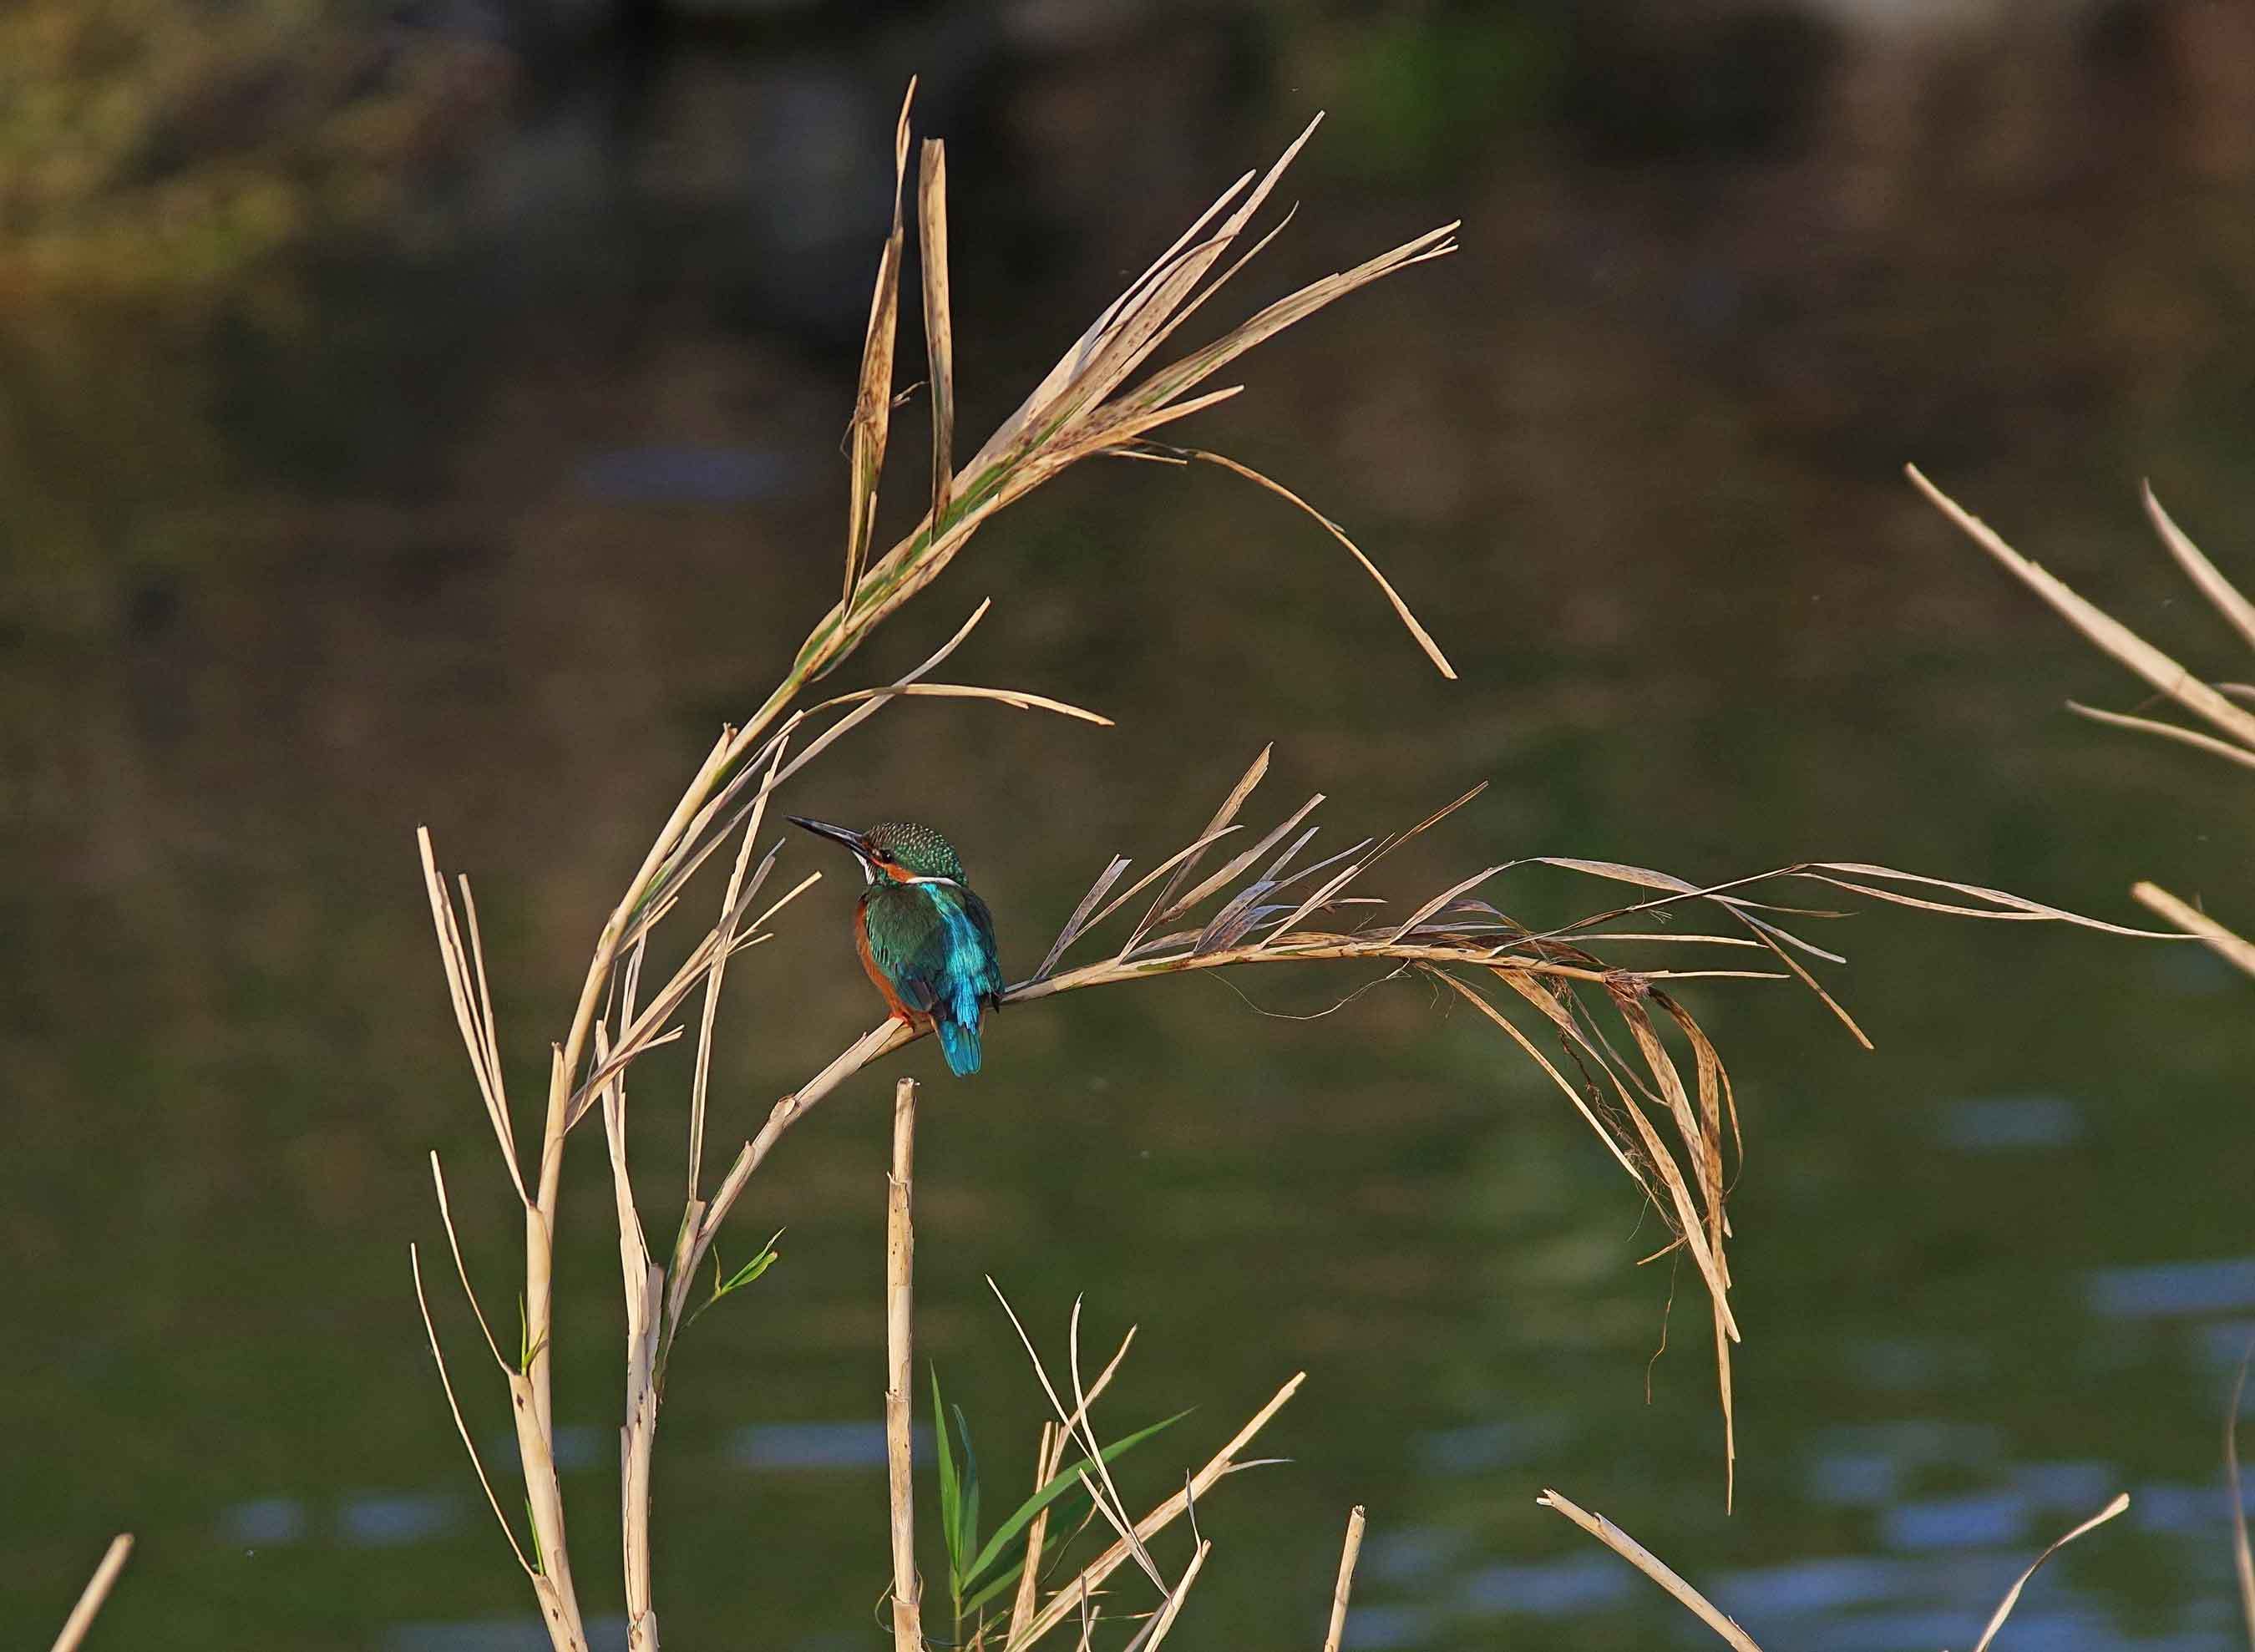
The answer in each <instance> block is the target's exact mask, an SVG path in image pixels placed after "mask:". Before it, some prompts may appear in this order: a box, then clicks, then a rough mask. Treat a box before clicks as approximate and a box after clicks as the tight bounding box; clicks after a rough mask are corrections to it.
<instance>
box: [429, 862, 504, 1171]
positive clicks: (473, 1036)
mask: <svg viewBox="0 0 2255 1652" xmlns="http://www.w3.org/2000/svg"><path fill="white" fill-rule="evenodd" d="M415 846H416V849H417V851H418V854H420V855H421V856H422V861H423V883H424V888H425V892H426V893H427V894H428V895H429V896H430V899H431V922H432V926H433V927H434V928H435V929H436V930H437V931H438V934H439V965H440V967H442V968H443V969H444V971H445V973H446V992H447V995H448V996H449V997H450V998H451V999H452V1000H453V1006H454V1024H455V1025H456V1027H457V1028H458V1029H459V1030H460V1032H461V1035H462V1047H463V1049H464V1050H465V1051H467V1052H468V1055H469V1058H470V1072H471V1073H472V1075H473V1076H474V1077H475V1078H476V1079H477V1081H478V1095H479V1098H480V1099H481V1100H483V1101H484V1103H485V1107H486V1121H487V1122H488V1124H490V1125H492V1127H493V1133H494V1140H495V1142H496V1143H498V1144H499V1146H500V1148H501V1156H502V1163H503V1164H505V1165H506V1166H508V1168H509V1185H511V1186H512V1187H514V1188H515V1189H516V1196H517V1199H519V1200H520V1201H521V1202H522V1203H523V1204H524V1205H526V1206H530V1205H531V1203H532V1199H531V1197H530V1195H529V1194H528V1193H527V1192H526V1191H525V1186H524V1176H523V1171H522V1170H519V1169H518V1167H517V1162H516V1134H515V1132H514V1131H513V1130H512V1129H511V1128H510V1125H509V1094H508V1092H507V1090H506V1088H505V1087H504V1084H503V1080H502V1070H501V1058H500V1055H499V1052H498V1049H497V1046H496V1041H495V1038H494V1033H493V1007H492V1005H491V1003H490V1002H487V1000H486V998H485V995H484V983H485V953H484V946H483V944H482V943H481V942H479V941H477V940H475V938H474V936H475V930H476V922H477V913H476V909H475V908H474V907H473V908H470V909H469V920H470V924H471V929H472V934H473V942H472V947H473V949H474V952H475V953H476V961H475V962H474V963H473V962H472V960H471V958H470V956H469V954H468V953H467V952H466V951H465V949H464V947H463V945H462V932H461V929H460V925H459V924H456V922H455V920H454V905H453V901H451V900H450V899H448V898H447V895H446V880H445V879H444V878H443V877H441V876H440V875H439V861H438V854H437V851H436V850H435V849H434V848H433V847H432V842H431V830H430V828H429V827H428V826H418V827H416V828H415ZM462 887H463V893H464V895H465V896H466V897H467V894H468V889H469V884H468V881H467V879H465V880H464V881H463V885H462Z"/></svg>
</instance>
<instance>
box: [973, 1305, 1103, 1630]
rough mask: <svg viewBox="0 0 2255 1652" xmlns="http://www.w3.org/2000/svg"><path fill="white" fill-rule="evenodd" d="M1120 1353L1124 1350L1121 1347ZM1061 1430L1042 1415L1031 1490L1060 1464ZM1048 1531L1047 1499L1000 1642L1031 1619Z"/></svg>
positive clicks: (1031, 1531)
mask: <svg viewBox="0 0 2255 1652" xmlns="http://www.w3.org/2000/svg"><path fill="white" fill-rule="evenodd" d="M1120 1352H1121V1353H1126V1352H1127V1350H1126V1349H1125V1348H1124V1347H1123V1348H1122V1349H1121V1350H1120ZM1064 1447H1065V1434H1064V1431H1063V1430H1061V1429H1059V1428H1058V1427H1057V1424H1054V1423H1051V1422H1049V1421H1047V1420H1046V1419H1044V1420H1043V1424H1042V1433H1041V1438H1040V1439H1039V1440H1038V1441H1036V1443H1035V1445H1034V1490H1035V1491H1036V1493H1038V1492H1040V1490H1041V1489H1042V1487H1044V1486H1046V1485H1048V1484H1049V1483H1050V1481H1051V1480H1055V1479H1056V1478H1057V1470H1058V1469H1059V1468H1061V1467H1062V1466H1064ZM1049 1535H1050V1507H1049V1505H1048V1504H1047V1503H1044V1504H1043V1505H1042V1507H1041V1508H1039V1509H1037V1510H1036V1512H1035V1515H1034V1517H1033V1519H1032V1520H1031V1521H1029V1522H1027V1525H1026V1558H1025V1560H1024V1562H1023V1564H1021V1565H1020V1567H1019V1568H1018V1587H1017V1591H1016V1592H1015V1594H1014V1595H1013V1596H1012V1597H1011V1600H1010V1617H1009V1621H1008V1623H1006V1624H1005V1625H1004V1626H1003V1627H1002V1644H1003V1645H1005V1646H1008V1645H1009V1644H1010V1642H1011V1641H1015V1639H1017V1635H1018V1629H1019V1626H1020V1625H1022V1624H1029V1623H1031V1622H1032V1621H1033V1620H1034V1606H1035V1603H1036V1600H1037V1599H1038V1598H1039V1595H1040V1591H1041V1586H1042V1575H1041V1568H1042V1550H1043V1546H1044V1545H1045V1544H1046V1543H1048V1541H1049Z"/></svg>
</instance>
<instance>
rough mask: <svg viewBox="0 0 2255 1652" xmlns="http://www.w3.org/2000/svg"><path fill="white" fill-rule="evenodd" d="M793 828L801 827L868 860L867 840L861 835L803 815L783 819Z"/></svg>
mask: <svg viewBox="0 0 2255 1652" xmlns="http://www.w3.org/2000/svg"><path fill="white" fill-rule="evenodd" d="M785 818H786V819H789V820H790V823H791V825H793V826H803V827H804V828H805V829H806V830H807V831H809V832H811V833H814V835H815V836H816V837H818V838H828V839H829V840H831V841H832V843H842V844H844V845H845V846H846V847H847V848H849V849H851V850H853V851H854V854H857V855H859V856H860V857H861V859H863V860H865V861H866V860H868V858H869V840H868V837H867V836H865V835H864V834H863V833H859V832H853V831H849V830H847V828H846V827H844V826H832V825H831V824H830V823H829V822H828V821H826V820H810V819H807V818H806V817H805V816H804V815H803V814H794V815H789V816H786V817H785Z"/></svg>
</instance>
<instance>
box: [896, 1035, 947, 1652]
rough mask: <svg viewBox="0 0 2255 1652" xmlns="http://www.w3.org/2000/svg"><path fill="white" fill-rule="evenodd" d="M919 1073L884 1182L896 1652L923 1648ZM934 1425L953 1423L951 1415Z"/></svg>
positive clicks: (906, 1090)
mask: <svg viewBox="0 0 2255 1652" xmlns="http://www.w3.org/2000/svg"><path fill="white" fill-rule="evenodd" d="M916 1102H917V1086H916V1080H915V1079H905V1078H904V1079H901V1080H900V1081H899V1082H898V1083H896V1085H895V1086H893V1170H892V1175H891V1176H890V1177H889V1178H888V1180H887V1183H886V1187H885V1375H886V1384H885V1490H886V1501H887V1506H888V1508H889V1509H890V1512H891V1516H892V1539H893V1589H892V1599H893V1613H892V1616H893V1648H894V1652H924V1626H923V1622H922V1615H921V1606H922V1601H921V1598H920V1597H921V1596H922V1593H923V1587H922V1585H920V1584H919V1583H918V1582H917V1569H916V1483H915V1480H914V1478H913V1473H912V1462H911V1456H912V1452H913V1447H914V1430H913V1424H912V1417H911V1414H910V1406H911V1401H910V1394H911V1391H912V1390H911V1388H910V1383H911V1380H912V1379H911V1371H910V1367H911V1366H912V1364H913V1362H914V1361H913V1348H912V1346H911V1332H912V1328H913V1325H914V1319H915V1307H916V1220H915V1203H916V1200H915V1192H914V1190H915V1175H916ZM932 1423H933V1425H934V1426H935V1427H938V1428H945V1427H946V1426H947V1420H946V1418H945V1417H934V1418H933V1419H932Z"/></svg>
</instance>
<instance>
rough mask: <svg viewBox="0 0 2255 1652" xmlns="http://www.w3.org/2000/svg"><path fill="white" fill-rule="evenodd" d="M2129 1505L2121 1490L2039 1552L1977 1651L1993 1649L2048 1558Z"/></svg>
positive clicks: (1975, 1646)
mask: <svg viewBox="0 0 2255 1652" xmlns="http://www.w3.org/2000/svg"><path fill="white" fill-rule="evenodd" d="M2129 1506H2130V1494H2129V1493H2127V1492H2117V1493H2116V1494H2114V1501H2112V1502H2111V1503H2109V1504H2107V1505H2106V1507H2105V1508H2102V1509H2100V1510H2099V1511H2098V1512H2097V1514H2095V1515H2092V1516H2091V1517H2090V1519H2088V1520H2086V1521H2084V1522H2083V1523H2082V1524H2081V1525H2080V1526H2077V1527H2076V1529H2074V1530H2073V1531H2070V1532H2069V1533H2068V1534H2067V1535H2066V1536H2063V1537H2061V1538H2058V1539H2056V1540H2055V1542H2054V1543H2052V1545H2051V1547H2050V1548H2048V1549H2047V1550H2044V1551H2043V1553H2041V1554H2040V1555H2038V1556H2037V1557H2035V1559H2034V1561H2033V1562H2031V1563H2030V1564H2029V1566H2028V1569H2027V1571H2024V1572H2022V1573H2021V1574H2020V1577H2019V1578H2016V1579H2015V1580H2014V1581H2013V1586H2012V1587H2011V1588H2009V1589H2007V1590H2006V1591H2005V1598H2004V1599H2002V1600H1999V1602H1997V1610H1996V1611H1995V1612H1994V1613H1992V1615H1991V1616H1990V1619H1989V1627H1987V1628H1985V1629H1984V1630H1982V1631H1981V1638H1980V1639H1979V1640H1978V1641H1975V1642H1974V1643H1973V1652H1989V1642H1990V1641H1993V1640H1995V1639H1996V1638H1997V1631H1998V1630H1999V1629H2001V1628H2003V1627H2005V1620H2006V1618H2008V1617H2010V1616H2012V1614H2013V1607H2014V1606H2018V1605H2019V1604H2020V1591H2021V1590H2023V1589H2025V1588H2027V1586H2028V1579H2029V1578H2033V1577H2034V1576H2035V1575H2036V1573H2037V1572H2039V1571H2041V1570H2042V1569H2043V1564H2044V1562H2045V1561H2047V1560H2049V1559H2050V1558H2051V1557H2053V1556H2054V1555H2055V1554H2057V1553H2058V1552H2059V1551H2060V1550H2062V1549H2064V1548H2066V1547H2067V1546H2068V1544H2069V1543H2073V1542H2074V1541H2075V1540H2076V1538H2077V1537H2080V1536H2083V1533H2085V1532H2087V1531H2093V1530H2096V1529H2097V1528H2098V1527H2101V1526H2103V1525H2104V1524H2105V1523H2106V1522H2108V1521H2110V1520H2111V1519H2113V1518H2114V1516H2115V1515H2118V1514H2120V1513H2121V1512H2122V1511H2123V1510H2124V1509H2125V1508H2129Z"/></svg>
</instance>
